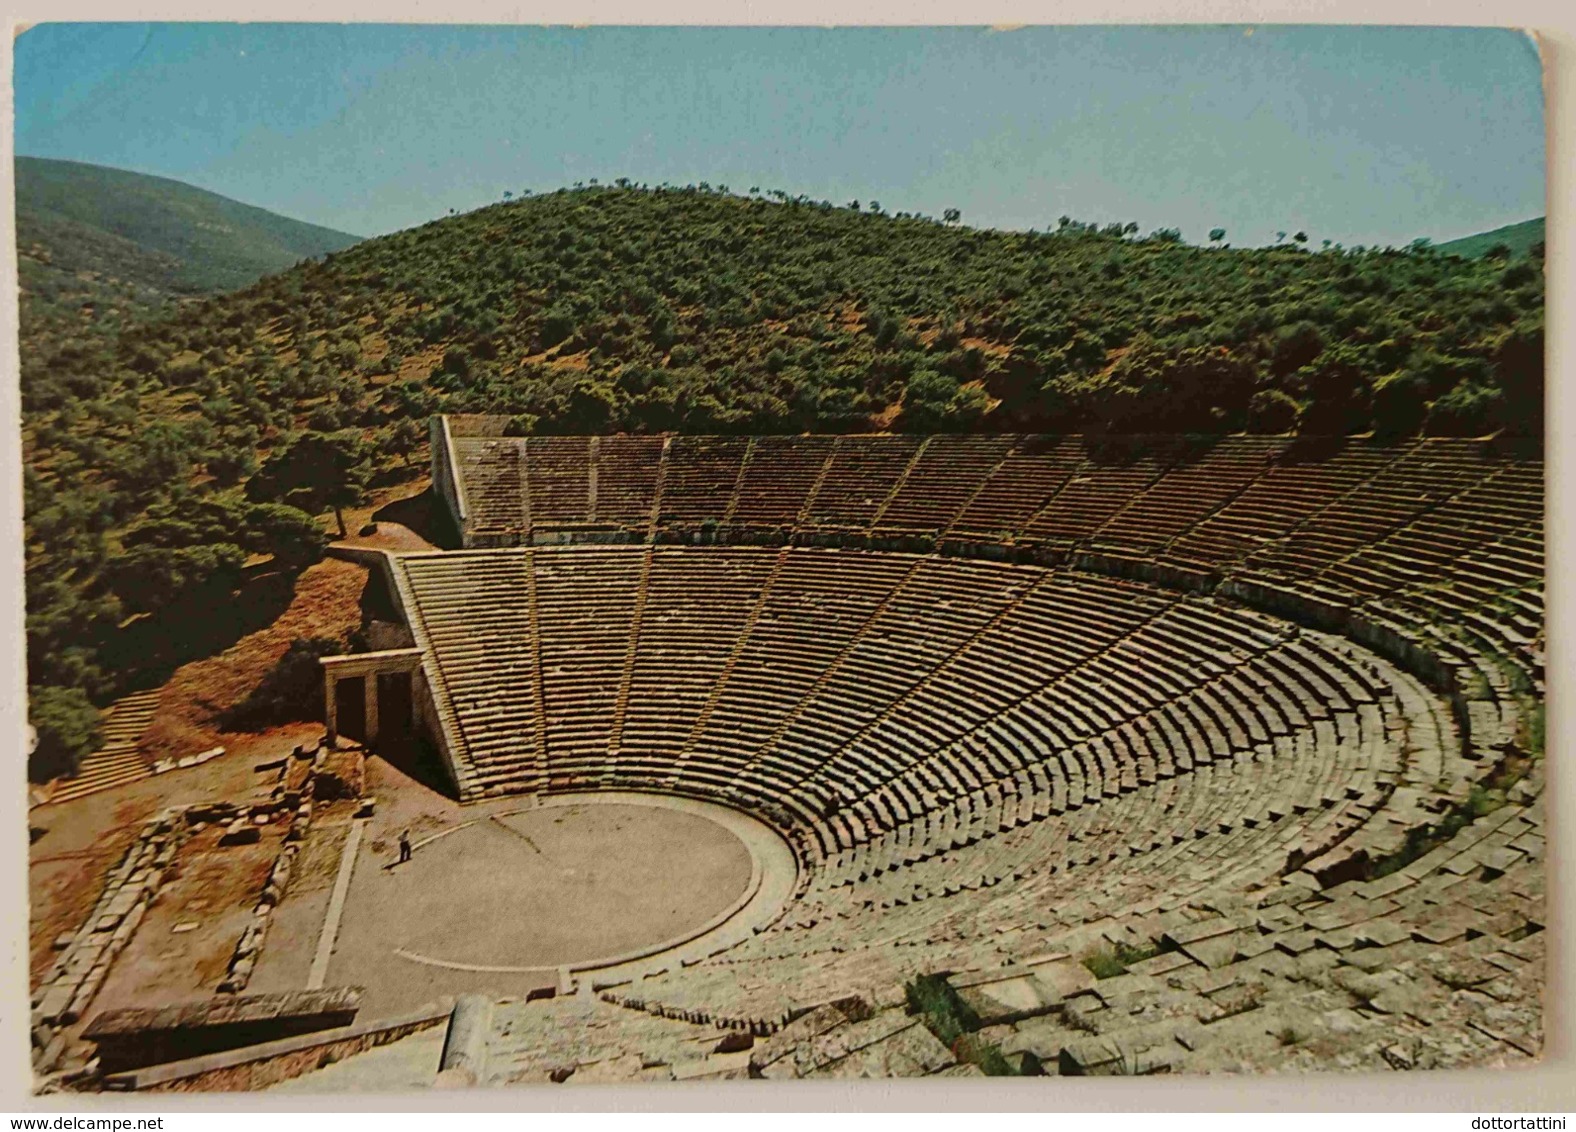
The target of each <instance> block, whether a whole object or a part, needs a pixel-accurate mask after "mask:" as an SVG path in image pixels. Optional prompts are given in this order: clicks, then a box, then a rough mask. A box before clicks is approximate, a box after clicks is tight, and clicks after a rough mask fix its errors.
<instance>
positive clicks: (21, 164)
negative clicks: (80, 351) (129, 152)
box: [15, 157, 357, 359]
mask: <svg viewBox="0 0 1576 1132" xmlns="http://www.w3.org/2000/svg"><path fill="white" fill-rule="evenodd" d="M15 169H16V193H17V195H16V221H17V266H18V271H19V274H20V278H21V284H22V349H23V356H24V359H26V358H27V357H30V356H37V355H38V354H39V353H41V352H48V351H49V350H51V349H52V348H54V347H55V346H57V345H58V344H59V343H61V342H62V341H64V340H67V339H79V338H83V337H86V338H97V337H100V336H103V335H106V334H111V333H113V332H115V331H116V330H118V329H119V328H121V327H122V326H124V325H125V324H126V323H127V322H128V321H131V320H134V319H137V318H142V317H146V316H148V315H149V314H152V313H155V312H157V311H158V310H160V309H161V308H162V307H163V306H164V305H165V304H167V303H168V302H170V301H172V300H178V299H182V298H186V297H190V296H193V295H203V294H212V293H214V292H218V291H226V290H232V289H234V288H236V287H242V286H245V285H246V284H248V283H252V282H255V281H256V280H257V279H259V278H261V277H262V276H263V275H266V274H268V273H269V272H273V271H282V270H284V269H285V268H287V267H290V266H292V265H294V264H296V263H299V262H300V261H301V260H303V259H309V258H312V257H316V256H320V255H323V254H324V253H326V252H331V251H337V250H339V249H341V248H345V247H348V246H349V245H351V244H353V243H355V242H356V241H357V237H355V236H348V235H346V234H345V233H343V232H335V231H332V230H330V229H327V228H320V227H317V226H316V225H313V224H304V223H302V222H300V221H298V220H291V219H289V218H287V217H284V216H278V215H275V214H274V213H271V212H268V211H265V210H264V209H261V208H253V207H251V206H250V205H244V204H241V203H239V202H237V201H233V200H230V199H228V198H227V197H222V196H219V195H217V194H215V193H210V192H205V191H203V190H202V189H196V188H193V187H192V186H190V185H185V184H182V183H181V182H179V181H171V180H169V179H167V178H164V177H149V176H145V175H143V174H141V173H128V172H126V171H124V170H121V169H107V168H104V167H102V166H98V165H87V164H83V163H81V162H76V161H53V160H48V159H44V158H35V157H19V158H17V159H16V166H15Z"/></svg>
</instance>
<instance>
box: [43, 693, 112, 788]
mask: <svg viewBox="0 0 1576 1132" xmlns="http://www.w3.org/2000/svg"><path fill="white" fill-rule="evenodd" d="M27 718H28V722H29V723H31V724H32V725H33V730H34V732H35V734H36V736H37V739H38V742H37V745H36V746H35V747H34V748H33V750H32V752H31V753H30V754H29V755H28V757H27V778H28V781H29V782H48V781H49V780H50V779H53V778H60V777H63V776H73V775H75V774H76V773H77V771H78V770H79V769H80V768H81V766H82V760H83V759H84V758H86V757H87V756H88V755H89V754H91V753H92V752H93V751H94V750H95V749H96V748H97V747H98V745H99V739H100V728H99V711H98V708H96V707H94V706H93V704H92V702H91V701H89V699H88V697H87V694H86V693H84V692H83V691H82V690H81V689H80V688H59V687H53V686H50V685H43V686H38V687H32V688H29V689H28V690H27Z"/></svg>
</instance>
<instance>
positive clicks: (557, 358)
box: [23, 185, 1543, 702]
mask: <svg viewBox="0 0 1576 1132" xmlns="http://www.w3.org/2000/svg"><path fill="white" fill-rule="evenodd" d="M769 198H770V199H769ZM874 207H875V206H874V205H866V206H864V207H863V208H859V209H855V208H852V207H837V206H833V205H831V204H830V203H828V202H820V201H808V200H803V199H791V198H788V197H787V195H786V194H781V193H778V194H768V195H767V196H762V195H759V194H758V193H756V192H752V193H751V194H750V195H749V196H748V197H743V196H738V195H734V194H730V193H728V192H727V191H726V190H723V189H721V188H720V187H719V188H716V189H712V188H708V187H706V186H697V187H691V188H684V189H671V188H662V189H657V190H647V189H644V188H637V187H633V186H628V185H620V186H618V187H611V186H608V187H591V188H587V189H579V190H572V191H570V190H565V191H559V192H555V193H551V194H547V195H544V196H540V197H536V198H532V199H528V200H525V201H520V202H516V203H511V204H503V205H496V206H493V207H489V208H485V209H481V210H478V211H476V212H474V213H470V214H467V215H464V216H458V217H453V218H449V219H445V220H441V221H434V222H432V223H429V224H426V225H423V226H421V227H419V228H415V229H411V230H409V231H406V232H401V233H397V234H395V235H392V236H387V237H382V238H379V239H374V240H368V241H365V242H363V243H360V244H357V245H356V246H354V247H351V248H348V249H346V250H345V251H342V252H338V253H335V254H333V255H331V256H329V257H327V258H325V259H324V260H322V261H308V262H305V263H302V264H300V265H298V266H296V267H294V268H292V269H290V270H288V271H283V272H280V273H278V274H276V275H271V276H268V277H266V278H264V279H261V280H259V281H258V282H257V283H255V284H253V285H252V286H249V287H247V288H244V289H242V290H240V291H236V292H232V293H229V294H225V295H221V296H216V297H211V298H205V299H196V300H191V301H188V302H186V303H184V304H182V305H181V306H180V307H179V308H178V309H177V310H175V311H173V312H171V313H169V314H168V315H167V316H165V317H162V318H159V319H156V320H152V321H148V322H144V323H139V324H135V325H132V326H130V327H128V328H127V329H126V330H124V331H123V332H121V333H120V334H119V335H118V337H116V338H115V339H114V340H113V341H104V342H98V343H86V344H84V343H81V342H77V343H71V342H62V343H61V344H60V345H59V347H58V348H57V349H55V350H54V351H52V352H50V351H42V352H39V353H38V354H37V355H36V356H28V357H24V366H23V402H24V442H25V445H26V451H27V459H28V469H29V475H28V477H27V481H26V493H27V494H26V505H27V518H28V573H27V581H28V595H29V620H28V634H29V652H28V656H29V661H30V682H31V683H32V684H33V685H35V686H53V687H69V688H83V689H86V690H88V691H89V692H90V694H91V695H92V696H93V697H94V698H95V699H97V700H99V701H100V702H102V701H103V700H104V699H106V698H107V697H109V696H111V695H113V694H115V693H117V692H118V691H120V690H123V689H125V688H126V687H128V681H131V680H132V679H133V678H134V677H135V676H136V669H137V667H138V665H143V666H144V667H145V666H146V665H147V664H149V663H151V662H150V661H149V660H148V659H147V657H146V656H145V655H144V654H145V653H146V652H147V650H146V649H144V648H142V647H141V646H139V645H137V642H138V641H140V640H142V639H143V637H146V635H147V624H155V625H158V624H165V623H168V624H181V625H189V624H193V623H195V618H196V615H195V614H191V613H187V612H183V609H184V606H183V604H182V603H185V602H187V601H188V599H191V596H192V595H193V594H198V593H200V592H201V591H202V589H203V587H204V586H208V587H209V589H210V590H211V589H212V587H213V586H214V585H220V586H226V585H229V584H231V582H230V579H231V578H232V576H233V574H234V572H235V569H236V566H235V564H236V563H237V562H239V561H242V560H244V559H245V557H246V554H256V555H264V554H273V555H275V556H279V555H281V554H282V553H284V552H291V553H297V554H299V553H301V551H300V550H299V546H304V545H305V544H306V543H308V542H310V540H309V539H306V538H304V537H303V536H302V535H301V534H300V532H299V531H297V530H296V529H295V528H293V527H292V526H291V523H290V521H288V520H287V517H282V516H281V515H279V514H277V513H275V514H269V513H258V514H257V515H255V516H254V514H253V512H251V511H248V510H247V508H248V507H251V506H261V505H267V504H269V503H271V502H274V501H277V502H281V503H286V504H291V503H299V504H300V505H301V506H302V507H304V508H308V509H315V508H316V507H317V506H319V505H320V504H321V505H324V506H326V504H327V501H329V500H331V499H332V498H335V492H338V491H339V490H340V488H341V487H343V486H344V485H343V484H339V483H338V481H337V479H336V482H335V483H328V482H326V481H325V477H327V478H335V477H339V476H340V473H339V472H338V471H332V469H336V468H337V469H340V470H342V471H343V470H346V469H351V468H352V466H355V467H356V474H355V475H354V476H352V475H350V474H349V472H348V471H346V474H345V475H344V476H343V477H342V478H343V479H344V480H345V482H346V483H349V481H350V480H352V479H355V480H357V482H359V483H362V484H365V483H366V482H368V477H371V479H372V482H375V483H381V484H384V485H387V484H390V483H392V482H395V481H398V480H400V479H403V478H411V477H415V476H418V475H419V474H420V473H419V468H420V465H421V462H422V457H423V455H424V453H423V452H422V447H423V445H424V441H425V431H424V428H423V422H424V421H425V418H426V417H427V416H428V415H429V414H432V413H434V412H491V413H501V414H505V415H508V416H511V417H513V418H514V422H513V427H514V428H515V429H516V430H518V431H536V432H610V431H644V432H652V431H661V430H678V431H686V432H713V433H715V432H733V433H740V432H755V433H773V432H777V433H782V432H803V431H811V430H813V431H823V432H857V431H868V430H882V429H892V428H896V429H903V430H909V431H916V432H934V431H946V430H960V429H972V430H980V431H1025V432H1028V431H1045V432H1060V431H1074V430H1081V431H1085V432H1102V431H1110V432H1129V433H1131V432H1173V433H1174V432H1191V433H1201V434H1215V435H1218V434H1222V433H1228V432H1233V431H1243V430H1252V431H1259V432H1300V433H1304V434H1341V435H1345V434H1350V433H1356V432H1364V431H1368V430H1371V429H1378V430H1381V431H1383V432H1385V433H1387V434H1391V435H1404V434H1407V433H1411V432H1417V431H1420V430H1421V431H1428V432H1432V433H1451V434H1468V435H1479V434H1483V433H1488V432H1493V431H1496V430H1501V429H1504V430H1507V431H1521V432H1527V433H1531V434H1533V435H1538V434H1540V431H1541V414H1542V398H1541V388H1542V378H1543V275H1542V272H1541V270H1539V267H1540V266H1541V265H1539V264H1538V263H1537V262H1536V261H1518V262H1515V263H1511V264H1504V263H1499V262H1495V261H1493V260H1486V259H1479V260H1462V259H1458V258H1456V257H1452V256H1444V255H1438V254H1435V253H1434V252H1433V251H1431V250H1430V249H1427V248H1417V249H1408V250H1397V249H1361V248H1356V249H1332V250H1328V251H1322V252H1310V251H1307V250H1304V249H1303V248H1301V247H1297V246H1287V247H1277V248H1261V249H1233V248H1198V247H1191V246H1188V245H1186V244H1183V243H1181V242H1180V240H1179V239H1178V238H1177V236H1176V233H1174V232H1170V231H1160V232H1156V233H1153V234H1152V235H1150V236H1148V237H1143V238H1138V237H1137V236H1136V233H1135V232H1134V230H1133V229H1132V227H1131V226H1123V225H1110V226H1107V227H1104V228H1097V227H1094V226H1089V225H1083V224H1079V223H1076V222H1073V221H1071V220H1067V221H1065V222H1063V223H1062V224H1061V225H1060V227H1059V228H1058V229H1057V230H1056V231H1054V232H1041V233H1032V232H992V231H981V230H975V229H970V228H966V227H963V226H961V225H958V224H956V223H941V222H937V221H934V220H931V219H928V218H924V217H916V216H906V215H903V214H898V215H896V216H891V215H887V214H885V213H878V212H873V211H872V208H874ZM303 432H305V433H307V437H306V439H305V441H304V443H302V444H299V445H298V444H297V443H295V440H294V438H295V437H296V436H297V435H298V434H301V433H303ZM314 434H337V435H334V436H323V435H314ZM363 444H364V445H365V451H364V452H359V453H358V451H356V449H357V447H358V446H359V445H363ZM300 452H306V453H315V454H316V455H315V457H312V458H310V459H304V460H302V459H297V458H296V454H297V453H300ZM259 469H262V470H263V471H265V472H266V473H267V474H264V475H257V474H256V473H257V471H258V470H259ZM293 476H294V479H293V478H292V477H293ZM302 477H306V481H310V482H306V481H302ZM313 477H316V478H315V479H314V478H313ZM297 481H302V482H299V483H297ZM291 483H297V487H298V488H299V490H296V489H292V490H285V489H284V488H282V487H281V486H280V485H289V484H291ZM353 486H354V485H352V487H353ZM308 489H310V490H308ZM247 497H249V498H247ZM282 510H284V511H288V510H289V508H288V507H286V508H283V509H282ZM295 514H296V515H297V516H299V517H300V519H305V516H302V515H300V512H296V513H295ZM243 536H244V539H245V540H248V541H247V544H246V545H245V546H238V545H234V544H235V543H237V541H238V540H241V539H243ZM291 544H299V546H298V549H297V550H296V551H291ZM243 552H245V553H243ZM133 566H134V567H135V568H132V567H133ZM132 613H136V614H139V615H141V616H142V617H143V618H144V620H145V621H147V619H148V618H160V617H162V618H163V620H162V621H147V624H144V630H143V636H142V637H137V636H135V634H132V635H128V633H127V632H126V631H125V625H126V622H127V617H128V614H132ZM133 628H135V625H133ZM134 646H135V647H134Z"/></svg>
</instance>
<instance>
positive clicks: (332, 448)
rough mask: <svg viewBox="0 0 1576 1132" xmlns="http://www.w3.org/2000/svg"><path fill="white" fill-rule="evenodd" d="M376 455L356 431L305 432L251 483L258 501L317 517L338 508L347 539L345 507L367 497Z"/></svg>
mask: <svg viewBox="0 0 1576 1132" xmlns="http://www.w3.org/2000/svg"><path fill="white" fill-rule="evenodd" d="M370 460H371V453H370V452H369V451H368V450H367V445H366V442H365V441H364V440H362V438H361V437H360V435H359V434H357V433H354V432H331V433H329V432H304V433H302V434H301V435H300V436H298V437H296V438H295V439H294V440H293V441H291V442H290V443H289V444H287V445H286V446H285V447H284V448H283V449H282V450H280V451H279V452H277V453H275V454H274V455H272V456H270V457H269V458H268V460H267V462H266V463H264V464H263V466H262V467H261V468H259V469H258V472H257V474H256V475H255V476H253V477H252V478H251V479H250V480H249V481H248V482H247V485H246V497H247V498H248V499H250V500H251V501H252V502H254V503H269V502H279V503H289V504H290V505H291V506H293V507H299V508H301V510H303V511H305V512H307V513H308V514H311V515H315V514H317V513H318V512H319V511H322V510H323V509H324V508H325V507H331V508H333V510H334V520H335V522H337V523H338V524H339V537H340V538H344V537H345V534H346V530H345V515H344V511H343V508H346V507H354V506H355V505H356V504H358V503H360V502H361V500H362V497H363V496H364V495H365V493H366V488H367V480H368V479H369V478H370V476H371V471H372V469H371V466H370Z"/></svg>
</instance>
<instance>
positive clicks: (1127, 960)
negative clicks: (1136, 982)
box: [1081, 941, 1160, 979]
mask: <svg viewBox="0 0 1576 1132" xmlns="http://www.w3.org/2000/svg"><path fill="white" fill-rule="evenodd" d="M1159 954H1160V945H1159V944H1157V943H1150V944H1146V945H1143V946H1139V947H1135V946H1133V945H1131V944H1128V943H1122V942H1120V941H1118V942H1117V943H1113V944H1111V945H1110V946H1109V947H1099V948H1095V949H1094V950H1093V951H1089V952H1086V953H1085V954H1084V955H1083V957H1082V959H1081V962H1082V963H1083V965H1084V966H1085V967H1087V968H1088V969H1089V971H1090V973H1091V974H1093V975H1094V977H1095V978H1097V979H1113V978H1115V977H1116V976H1118V975H1125V974H1127V969H1128V968H1129V967H1131V966H1132V965H1133V964H1134V963H1142V962H1143V961H1144V960H1145V959H1153V958H1154V957H1155V956H1156V955H1159Z"/></svg>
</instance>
